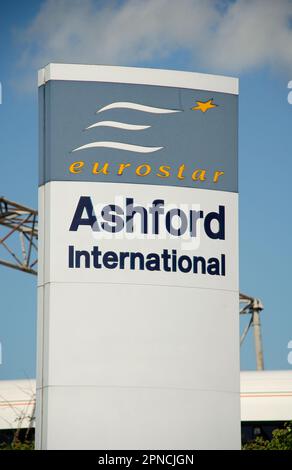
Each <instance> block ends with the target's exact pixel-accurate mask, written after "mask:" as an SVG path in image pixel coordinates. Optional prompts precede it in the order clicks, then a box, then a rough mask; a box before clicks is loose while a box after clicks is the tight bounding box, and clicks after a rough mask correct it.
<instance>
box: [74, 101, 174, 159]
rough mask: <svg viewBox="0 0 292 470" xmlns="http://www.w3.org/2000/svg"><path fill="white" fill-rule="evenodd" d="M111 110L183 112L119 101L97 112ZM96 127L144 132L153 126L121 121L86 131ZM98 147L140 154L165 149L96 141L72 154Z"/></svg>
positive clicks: (96, 125)
mask: <svg viewBox="0 0 292 470" xmlns="http://www.w3.org/2000/svg"><path fill="white" fill-rule="evenodd" d="M111 109H132V110H135V111H141V112H144V113H151V114H172V113H179V112H181V110H178V109H166V108H157V107H154V106H146V105H143V104H139V103H132V102H126V101H125V102H122V101H119V102H115V103H110V104H108V105H106V106H104V107H103V108H101V109H99V110H98V111H96V114H99V113H101V112H103V111H108V110H111ZM95 127H112V128H116V129H122V130H126V131H143V130H146V129H149V128H150V127H151V126H150V125H143V124H130V123H126V122H119V121H98V122H95V123H94V124H91V125H90V126H88V127H86V129H85V130H90V129H93V128H95ZM98 147H103V148H112V149H119V150H127V151H128V152H138V153H153V152H157V151H158V150H161V149H163V147H146V146H143V145H134V144H127V143H123V142H113V141H95V142H90V143H88V144H85V145H81V147H77V148H76V149H74V150H72V152H77V151H78V150H85V149H89V148H98Z"/></svg>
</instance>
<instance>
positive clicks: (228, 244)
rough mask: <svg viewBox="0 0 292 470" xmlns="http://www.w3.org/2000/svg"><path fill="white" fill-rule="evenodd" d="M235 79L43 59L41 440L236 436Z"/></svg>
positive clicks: (199, 445)
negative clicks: (50, 61) (72, 63)
mask: <svg viewBox="0 0 292 470" xmlns="http://www.w3.org/2000/svg"><path fill="white" fill-rule="evenodd" d="M237 94H238V90H237V80H236V79H233V78H228V77H218V76H214V75H203V74H197V73H189V72H176V71H166V70H154V69H139V68H127V67H110V66H95V65H64V64H50V65H48V66H47V67H45V68H44V69H42V70H41V71H40V72H39V104H40V125H39V129H40V175H39V179H40V187H39V218H40V242H39V244H40V248H39V250H40V256H39V263H40V267H39V277H38V286H39V287H38V289H39V296H38V299H39V310H38V378H37V380H38V386H37V388H38V421H37V441H38V448H42V449H58V448H60V449H74V448H84V449H215V448H216V449H217V448H218V449H236V448H239V446H240V406H239V328H238V226H237V211H238V210H237V204H238V194H237V191H238V188H237V98H238V97H237Z"/></svg>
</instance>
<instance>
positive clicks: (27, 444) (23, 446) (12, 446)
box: [0, 440, 34, 450]
mask: <svg viewBox="0 0 292 470" xmlns="http://www.w3.org/2000/svg"><path fill="white" fill-rule="evenodd" d="M0 450H34V441H24V442H21V441H19V440H14V441H12V442H11V443H9V444H7V443H5V442H3V443H2V444H0Z"/></svg>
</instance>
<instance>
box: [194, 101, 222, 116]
mask: <svg viewBox="0 0 292 470" xmlns="http://www.w3.org/2000/svg"><path fill="white" fill-rule="evenodd" d="M196 103H197V105H196V106H193V108H192V110H193V111H202V113H205V112H206V111H208V109H211V108H217V106H218V104H215V103H213V98H212V99H211V100H208V101H196Z"/></svg>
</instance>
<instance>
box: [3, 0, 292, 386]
mask: <svg viewBox="0 0 292 470" xmlns="http://www.w3.org/2000/svg"><path fill="white" fill-rule="evenodd" d="M16 3H17V7H16ZM16 3H15V2H14V3H12V2H2V4H1V20H0V81H1V83H2V91H3V103H2V104H1V106H0V152H1V194H2V195H4V196H5V197H7V198H8V199H12V200H15V201H18V202H20V203H23V204H26V205H29V206H31V207H34V208H36V207H37V166H38V151H37V145H38V129H37V86H36V70H37V69H38V68H39V67H41V66H43V65H45V64H46V63H47V62H48V61H64V62H66V61H76V62H83V63H86V62H93V63H112V64H116V65H137V66H150V67H161V68H174V69H180V70H193V71H198V72H209V73H219V74H230V75H234V76H238V77H239V78H240V102H239V103H240V104H239V109H240V111H239V165H240V170H239V183H240V288H241V291H243V292H245V293H247V294H249V295H252V296H256V297H259V298H260V299H262V301H263V303H264V306H265V309H264V311H263V313H262V332H263V344H264V358H265V366H266V368H267V369H287V368H291V367H292V365H289V363H288V361H287V356H288V352H289V351H288V349H287V345H288V342H289V340H291V339H292V319H291V318H292V316H291V306H290V305H291V302H290V283H291V272H290V267H291V265H292V250H291V231H292V218H291V217H290V211H291V209H290V202H291V177H292V160H291V135H292V132H291V128H292V106H291V105H289V104H288V101H287V95H288V89H287V84H288V82H289V81H290V80H292V56H291V51H292V41H291V31H290V29H289V28H290V27H288V26H287V24H288V20H289V19H290V14H291V15H292V7H291V2H290V1H289V0H287V1H286V0H279V2H274V4H275V3H277V5H278V9H277V14H274V15H273V8H274V7H273V2H270V1H269V0H266V1H265V2H264V3H265V7H264V10H262V9H261V8H262V6H263V2H262V1H261V0H254V2H251V3H253V7H252V8H253V9H254V10H252V8H251V6H250V2H246V1H245V0H238V1H236V2H228V1H222V2H220V0H219V1H218V2H215V1H214V2H212V1H210V2H209V1H207V0H206V1H205V3H204V6H202V2H200V1H199V0H198V1H197V0H182V2H170V3H171V5H172V7H171V8H168V9H167V11H166V12H165V15H164V21H163V25H161V21H158V22H155V21H154V19H155V18H156V17H157V16H159V14H160V13H161V11H162V12H163V8H166V3H165V0H156V3H154V2H153V0H149V2H147V8H146V6H145V2H144V3H143V1H142V0H141V1H140V0H136V2H134V3H133V1H132V0H129V1H116V2H114V1H113V2H111V1H110V2H104V1H95V2H94V1H93V0H84V1H83V2H80V1H78V0H72V1H71V2H69V1H68V0H59V1H57V2H56V1H54V0H48V1H46V2H40V1H37V0H34V1H32V0H31V1H30V2H21V1H19V2H16ZM170 3H168V5H169V4H170ZM158 4H159V5H160V6H161V9H162V10H161V11H160V10H159V9H158V10H159V11H157V8H158V7H157V5H158ZM178 4H180V5H181V7H180V9H181V10H184V8H185V12H187V14H186V13H185V12H184V11H183V12H182V13H181V11H180V12H176V10H175V7H174V5H178ZM215 4H216V5H215ZM155 5H156V6H155ZM214 5H215V6H214ZM151 6H152V8H150V7H151ZM218 6H221V7H223V8H218ZM155 8H156V10H155ZM198 8H200V10H198ZM232 8H233V10H231V9H232ZM269 8H270V13H271V14H270V15H269V14H268V13H269ZM267 10H268V12H267ZM226 11H227V13H226ZM264 11H265V12H266V13H264ZM62 15H63V16H62ZM143 15H145V17H146V19H147V20H148V21H149V24H151V27H149V30H150V31H148V30H147V28H146V29H145V27H144V26H143V24H144V22H141V18H143ZM151 15H152V16H151ZM192 15H193V16H192ZM198 15H200V22H201V23H202V24H203V27H204V28H203V29H202V30H201V29H200V31H199V33H198V32H196V31H193V30H194V29H196V28H194V25H195V24H196V21H195V20H196V18H197V16H198ZM218 15H219V16H218ZM222 15H223V16H222ZM277 15H278V16H277ZM281 15H282V16H281ZM271 17H272V19H271ZM89 18H90V20H89ZM132 18H134V19H135V18H136V21H134V22H133V21H132V20H131V19H132ZM151 19H152V21H151ZM251 19H252V21H251ZM87 20H88V28H84V25H86V24H87ZM105 20H106V21H107V24H108V25H109V26H107V28H105V27H104V26H102V27H99V25H103V24H104V23H105ZM285 20H287V23H286V21H285ZM101 21H103V22H102V23H100V22H101ZM127 21H128V23H127ZM184 21H185V24H184ZM242 23H243V24H242ZM244 23H246V24H244ZM250 23H253V26H252V32H250V31H249V28H250ZM127 24H130V25H131V26H129V28H127ZM117 25H118V26H119V27H117ZM71 26H72V28H73V29H70V28H71ZM182 26H183V27H182ZM123 27H124V28H125V29H124V30H123ZM143 28H144V29H143ZM108 29H110V31H108ZM128 29H129V30H130V31H128ZM113 30H115V31H117V36H120V37H117V38H116V39H115V38H112V35H113V34H112V31H113ZM242 31H243V32H244V33H243V34H242ZM275 33H277V34H276V35H275V36H274V38H273V36H272V35H273V34H275ZM251 34H254V36H252V37H251ZM262 34H264V36H261V35H262ZM229 35H231V37H232V38H233V41H232V45H230V42H231V41H230V36H229ZM270 36H272V39H271V38H270ZM88 38H90V40H91V42H89V41H88ZM147 38H148V39H149V41H148V42H147ZM202 40H203V42H202ZM72 43H73V44H74V48H72ZM145 43H146V44H147V47H146V46H145ZM89 44H90V47H88V46H89ZM251 44H252V45H251ZM72 49H74V51H73V50H72ZM88 49H89V50H88ZM202 51H203V52H202ZM289 55H290V56H291V57H289ZM0 286H1V290H0V292H1V311H0V341H1V343H2V354H3V364H2V365H0V378H17V377H33V376H34V375H35V354H36V352H35V350H36V348H35V338H36V328H35V324H36V279H35V278H34V277H33V276H30V275H27V274H24V273H21V272H17V271H12V270H9V269H7V268H4V267H1V266H0ZM222 321H224V320H223V319H222ZM241 353H242V357H241V364H242V368H243V369H253V368H254V367H255V357H254V349H253V337H252V335H251V334H250V335H249V336H248V338H247V340H246V342H245V344H244V345H243V347H242V349H241Z"/></svg>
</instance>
